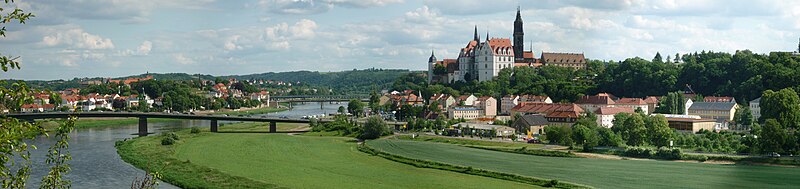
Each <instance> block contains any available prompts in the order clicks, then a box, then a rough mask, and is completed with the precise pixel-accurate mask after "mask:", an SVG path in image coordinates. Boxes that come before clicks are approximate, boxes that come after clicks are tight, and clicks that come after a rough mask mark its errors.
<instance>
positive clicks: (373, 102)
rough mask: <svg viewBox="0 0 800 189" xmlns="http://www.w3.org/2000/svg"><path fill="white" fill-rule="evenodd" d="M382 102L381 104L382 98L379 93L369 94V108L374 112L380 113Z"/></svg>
mask: <svg viewBox="0 0 800 189" xmlns="http://www.w3.org/2000/svg"><path fill="white" fill-rule="evenodd" d="M380 102H381V96H380V95H378V92H375V91H372V92H371V93H370V94H369V108H370V109H371V110H372V111H373V112H375V111H378V109H380Z"/></svg>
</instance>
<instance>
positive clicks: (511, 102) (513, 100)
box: [500, 95, 553, 115]
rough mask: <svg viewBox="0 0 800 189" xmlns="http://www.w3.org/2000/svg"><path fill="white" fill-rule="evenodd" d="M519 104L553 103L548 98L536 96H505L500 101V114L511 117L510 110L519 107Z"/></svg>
mask: <svg viewBox="0 0 800 189" xmlns="http://www.w3.org/2000/svg"><path fill="white" fill-rule="evenodd" d="M520 102H539V103H547V104H551V103H553V100H552V99H550V97H548V96H536V95H506V96H504V97H503V98H502V99H501V101H500V104H501V105H500V114H503V115H511V108H514V107H515V106H517V105H519V103H520Z"/></svg>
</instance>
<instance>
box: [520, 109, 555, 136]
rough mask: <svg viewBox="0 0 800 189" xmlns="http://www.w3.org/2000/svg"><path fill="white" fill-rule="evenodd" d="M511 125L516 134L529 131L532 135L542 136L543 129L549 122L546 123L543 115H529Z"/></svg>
mask: <svg viewBox="0 0 800 189" xmlns="http://www.w3.org/2000/svg"><path fill="white" fill-rule="evenodd" d="M511 125H512V126H513V127H514V128H515V129H517V132H520V133H524V132H525V131H530V132H531V134H533V135H537V134H538V135H541V134H544V127H546V126H548V125H550V122H548V121H547V118H545V117H544V115H541V114H529V115H524V116H522V117H520V118H519V119H516V120H514V122H513V123H512V124H511Z"/></svg>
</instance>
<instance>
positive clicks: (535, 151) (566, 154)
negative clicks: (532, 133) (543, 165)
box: [465, 146, 579, 158]
mask: <svg viewBox="0 0 800 189" xmlns="http://www.w3.org/2000/svg"><path fill="white" fill-rule="evenodd" d="M465 147H470V148H477V149H483V150H492V151H498V152H508V153H515V154H526V155H534V156H548V157H568V158H579V157H578V156H577V155H575V154H574V153H571V152H564V151H555V150H542V149H527V148H526V147H522V148H496V147H485V146H465Z"/></svg>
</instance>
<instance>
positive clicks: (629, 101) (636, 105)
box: [614, 98, 652, 115]
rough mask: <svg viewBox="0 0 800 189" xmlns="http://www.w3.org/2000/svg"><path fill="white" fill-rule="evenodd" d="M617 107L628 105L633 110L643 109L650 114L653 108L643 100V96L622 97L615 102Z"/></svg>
mask: <svg viewBox="0 0 800 189" xmlns="http://www.w3.org/2000/svg"><path fill="white" fill-rule="evenodd" d="M614 104H615V105H614V106H615V107H628V108H631V109H633V110H637V109H641V110H642V112H644V113H646V114H648V115H649V114H650V112H652V110H650V109H649V108H650V106H649V105H648V104H647V102H645V101H644V100H642V99H641V98H620V99H619V100H617V101H615V102H614Z"/></svg>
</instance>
